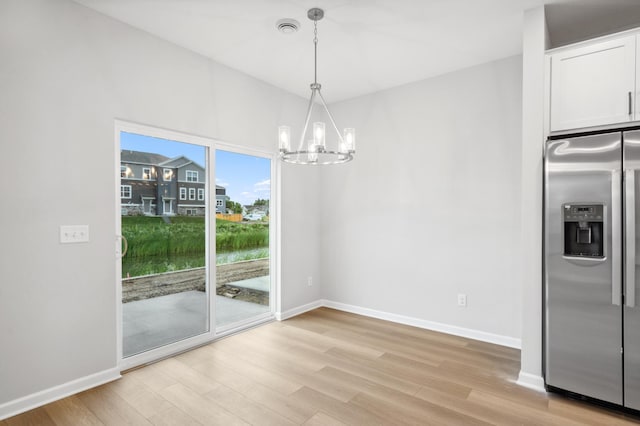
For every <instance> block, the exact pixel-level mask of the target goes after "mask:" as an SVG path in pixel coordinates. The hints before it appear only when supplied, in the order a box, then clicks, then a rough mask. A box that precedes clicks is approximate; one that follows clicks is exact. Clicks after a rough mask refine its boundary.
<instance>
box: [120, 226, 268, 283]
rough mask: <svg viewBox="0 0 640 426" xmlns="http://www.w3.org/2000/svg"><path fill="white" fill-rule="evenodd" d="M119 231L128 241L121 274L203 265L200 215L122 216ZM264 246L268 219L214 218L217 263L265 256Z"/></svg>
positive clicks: (266, 247)
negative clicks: (168, 220)
mask: <svg viewBox="0 0 640 426" xmlns="http://www.w3.org/2000/svg"><path fill="white" fill-rule="evenodd" d="M122 234H123V235H124V236H125V237H126V238H127V241H128V244H129V249H128V251H127V255H126V256H125V258H124V259H123V268H122V275H123V277H126V276H127V274H129V276H132V277H134V276H140V275H148V274H153V273H161V272H169V271H178V270H182V269H190V268H198V267H202V266H204V265H205V251H206V242H205V222H204V217H185V216H175V217H172V218H171V223H165V222H164V221H163V220H162V218H160V217H144V216H142V217H141V216H132V217H129V216H123V217H122ZM268 247H269V224H268V223H235V222H228V221H224V220H217V221H216V253H217V259H216V263H217V264H223V263H231V262H239V261H242V260H252V259H261V258H265V257H268V256H269V249H268Z"/></svg>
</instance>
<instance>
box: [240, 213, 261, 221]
mask: <svg viewBox="0 0 640 426" xmlns="http://www.w3.org/2000/svg"><path fill="white" fill-rule="evenodd" d="M263 217H264V216H263V215H261V214H258V213H250V214H248V215H246V216H243V218H242V220H262V218H263Z"/></svg>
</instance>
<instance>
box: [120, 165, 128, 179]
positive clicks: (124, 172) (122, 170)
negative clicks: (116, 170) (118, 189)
mask: <svg viewBox="0 0 640 426" xmlns="http://www.w3.org/2000/svg"><path fill="white" fill-rule="evenodd" d="M120 177H121V178H126V177H127V166H120Z"/></svg>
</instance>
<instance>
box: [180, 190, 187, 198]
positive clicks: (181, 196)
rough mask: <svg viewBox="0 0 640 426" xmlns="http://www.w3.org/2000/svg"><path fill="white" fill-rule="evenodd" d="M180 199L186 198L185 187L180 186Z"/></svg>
mask: <svg viewBox="0 0 640 426" xmlns="http://www.w3.org/2000/svg"><path fill="white" fill-rule="evenodd" d="M180 199H181V200H186V199H187V188H184V187H182V188H180Z"/></svg>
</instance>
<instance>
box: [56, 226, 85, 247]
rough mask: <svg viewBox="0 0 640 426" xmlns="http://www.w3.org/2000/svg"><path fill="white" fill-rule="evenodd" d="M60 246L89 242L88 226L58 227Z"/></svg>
mask: <svg viewBox="0 0 640 426" xmlns="http://www.w3.org/2000/svg"><path fill="white" fill-rule="evenodd" d="M60 242H61V243H62V244H71V243H87V242H89V225H60Z"/></svg>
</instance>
